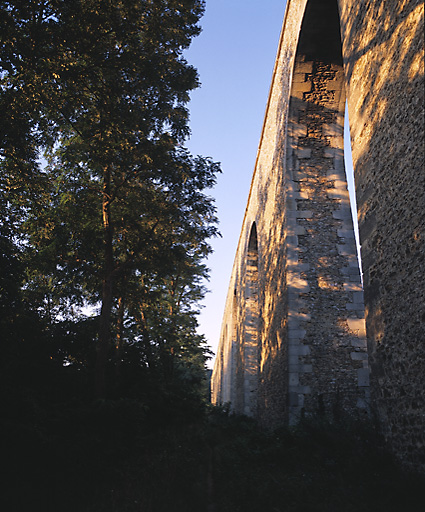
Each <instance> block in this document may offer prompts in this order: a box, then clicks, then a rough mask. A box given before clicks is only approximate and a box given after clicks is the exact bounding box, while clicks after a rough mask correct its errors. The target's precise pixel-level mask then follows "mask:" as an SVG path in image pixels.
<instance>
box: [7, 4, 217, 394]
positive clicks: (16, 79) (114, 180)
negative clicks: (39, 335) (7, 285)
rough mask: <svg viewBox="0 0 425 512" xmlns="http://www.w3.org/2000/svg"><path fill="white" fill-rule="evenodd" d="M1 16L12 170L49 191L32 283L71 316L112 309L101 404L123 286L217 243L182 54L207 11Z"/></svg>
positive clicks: (87, 7)
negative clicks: (191, 149)
mask: <svg viewBox="0 0 425 512" xmlns="http://www.w3.org/2000/svg"><path fill="white" fill-rule="evenodd" d="M0 9H1V10H0V13H1V15H2V17H3V20H4V26H5V31H4V35H3V37H2V39H1V44H0V65H1V80H2V82H1V96H0V106H2V107H3V108H6V107H7V109H8V111H9V112H10V117H9V119H8V122H7V123H6V126H5V127H4V129H3V133H2V134H1V135H2V141H1V142H2V148H3V149H2V153H1V158H2V161H1V165H2V167H3V169H4V170H5V172H6V173H7V174H8V176H10V180H9V181H10V182H11V183H12V182H13V183H15V184H14V185H13V187H14V190H17V189H18V188H19V180H21V181H22V183H23V184H22V189H23V190H30V191H33V192H32V193H33V196H34V194H35V191H36V192H37V195H36V197H37V200H36V201H33V200H32V198H30V199H26V201H27V202H28V204H26V208H27V209H26V219H27V220H26V224H25V226H26V229H27V236H28V240H29V244H30V248H31V250H32V256H33V260H34V261H38V266H36V270H35V274H34V275H33V276H32V279H31V282H32V283H37V282H40V279H41V278H48V282H50V283H53V284H54V286H51V290H50V291H51V292H52V293H54V290H53V288H54V289H55V290H56V292H57V291H58V290H60V292H59V293H58V295H59V300H58V302H57V303H58V304H62V307H64V306H65V307H68V306H69V303H70V302H73V301H74V302H75V301H77V297H78V296H79V295H84V294H85V297H86V298H91V300H92V301H97V300H100V302H101V313H100V326H99V333H98V342H97V360H96V371H95V388H96V391H95V392H96V395H97V396H99V397H101V396H104V394H105V375H106V373H105V372H106V365H107V360H108V357H109V354H110V351H111V347H112V345H113V343H112V332H113V326H112V320H113V312H114V308H115V307H116V305H117V302H118V301H119V300H121V302H120V304H121V308H123V307H124V306H123V302H122V300H123V296H122V294H121V296H120V294H119V290H118V288H119V287H118V286H117V283H122V282H125V281H126V279H128V278H129V277H131V276H133V277H134V275H137V276H142V275H144V274H149V273H151V272H152V269H154V268H155V265H156V268H157V267H158V264H164V265H165V263H164V262H167V261H168V262H169V263H171V262H176V261H178V260H179V258H180V259H182V260H184V259H185V254H186V252H185V251H188V250H189V251H190V250H192V251H193V250H196V251H198V253H199V252H200V253H203V255H206V254H207V253H208V251H209V247H208V244H207V242H206V239H207V238H208V237H209V236H212V235H214V234H215V233H216V229H215V227H214V223H215V217H214V207H213V204H212V202H211V200H210V199H209V198H208V197H207V196H205V195H204V193H203V190H204V189H205V188H209V187H211V186H212V185H213V184H214V179H215V174H216V172H217V171H218V166H217V164H214V163H213V162H212V161H211V160H209V159H204V158H200V157H198V158H196V159H194V158H193V157H191V156H190V155H189V154H188V152H187V151H186V150H185V149H184V148H183V147H182V144H183V142H184V140H185V138H186V137H187V136H188V134H189V128H188V111H187V108H186V104H187V102H188V100H189V92H190V91H191V90H192V89H194V88H195V87H197V86H198V85H199V83H198V77H197V73H196V70H195V69H194V68H193V67H191V66H190V65H188V63H187V62H186V60H185V59H184V57H183V51H184V50H185V49H186V48H187V47H188V46H189V44H190V42H191V40H192V38H193V37H194V36H196V35H197V34H198V33H199V31H200V28H199V26H198V21H199V18H200V17H201V15H202V13H203V10H204V2H203V1H202V0H138V1H134V0H121V1H116V0H114V1H112V0H80V1H78V0H72V1H71V0H33V1H29V2H28V1H25V2H24V1H13V2H0ZM42 152H44V155H45V158H46V159H47V162H48V165H47V166H46V167H45V168H44V169H43V170H41V171H40V169H39V167H40V165H39V163H38V161H37V158H38V156H39V155H40V154H41V153H42ZM28 177H32V178H33V177H35V178H37V180H36V181H35V182H34V183H36V182H41V183H42V185H41V186H38V188H37V187H33V186H32V185H30V184H29V182H28ZM16 183H18V184H16ZM43 184H44V186H43ZM10 188H11V187H10V186H9V189H10ZM15 196H16V197H14V200H16V201H17V200H18V199H19V200H23V199H22V197H21V196H20V195H19V194H15ZM34 197H35V196H34ZM24 203H25V199H24ZM38 286H39V284H38Z"/></svg>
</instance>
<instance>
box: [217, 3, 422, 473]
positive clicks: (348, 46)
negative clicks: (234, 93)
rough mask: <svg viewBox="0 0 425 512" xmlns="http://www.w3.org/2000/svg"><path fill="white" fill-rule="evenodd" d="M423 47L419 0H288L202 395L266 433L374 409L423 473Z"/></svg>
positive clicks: (397, 447)
mask: <svg viewBox="0 0 425 512" xmlns="http://www.w3.org/2000/svg"><path fill="white" fill-rule="evenodd" d="M282 4H283V2H282ZM423 45H424V43H423V2H422V1H421V0H288V1H287V6H286V13H285V18H284V22H283V29H282V34H281V38H280V43H279V49H278V54H277V59H276V64H275V69H274V73H273V79H272V84H271V89H270V95H269V100H268V105H267V109H266V114H265V120H264V125H263V131H262V135H261V140H260V144H259V149H258V154H257V161H256V164H255V170H254V175H253V179H252V185H251V190H250V194H249V198H248V204H247V208H246V212H245V217H244V221H243V226H242V232H241V236H240V239H239V245H238V249H237V253H236V257H235V263H234V267H233V271H232V276H231V281H230V286H229V292H228V296H227V301H226V306H225V312H224V318H223V324H222V331H221V339H220V344H219V349H218V354H217V357H216V363H215V367H214V371H213V375H212V401H213V402H214V403H226V402H230V407H231V410H233V411H234V412H236V413H242V414H246V415H250V416H253V417H255V418H256V419H257V420H258V421H259V423H260V424H262V425H263V426H265V427H267V428H273V427H274V426H277V425H281V424H288V423H289V424H294V423H296V422H297V421H298V420H299V418H300V417H301V415H303V414H307V415H308V414H311V413H313V412H315V411H322V412H324V413H326V414H328V415H331V416H332V415H335V414H336V413H338V412H341V411H345V412H347V413H349V414H354V415H357V416H358V415H365V414H368V411H370V410H371V411H373V412H374V413H375V414H376V416H377V418H378V420H379V423H380V425H381V428H382V431H383V433H384V435H385V437H386V439H387V441H388V443H389V444H390V446H391V447H392V449H393V450H394V452H395V453H396V454H398V456H399V457H401V458H402V459H404V460H406V461H407V462H408V463H410V464H412V465H413V466H415V467H422V468H425V446H424V443H425V441H424V430H425V327H424V326H425V171H424V167H423V158H424V152H423V149H424V117H423V106H424V83H423V78H424V68H423ZM346 102H347V104H348V112H349V119H350V124H351V125H350V134H351V143H352V150H353V165H354V174H355V185H356V198H357V205H358V212H357V213H358V221H359V229H360V243H361V255H362V266H363V287H364V295H363V287H362V284H361V276H360V272H359V266H358V261H357V255H356V247H355V240H354V231H353V224H352V219H351V212H350V205H349V197H348V191H347V185H346V177H345V170H344V158H343V147H344V146H343V128H344V107H345V104H346ZM369 377H370V381H369ZM369 384H370V385H369Z"/></svg>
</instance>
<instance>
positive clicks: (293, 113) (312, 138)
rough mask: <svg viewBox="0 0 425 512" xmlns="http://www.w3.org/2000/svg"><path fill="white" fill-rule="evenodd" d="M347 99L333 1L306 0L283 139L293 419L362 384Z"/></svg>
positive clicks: (328, 406)
mask: <svg viewBox="0 0 425 512" xmlns="http://www.w3.org/2000/svg"><path fill="white" fill-rule="evenodd" d="M345 99H346V98H345V76H344V67H343V59H342V44H341V34H340V20H339V12H338V3H337V0H320V1H319V0H309V1H308V3H307V6H306V10H305V14H304V18H303V21H302V25H301V31H300V37H299V41H298V47H297V53H296V57H295V65H294V71H293V80H292V88H291V98H290V105H289V116H288V137H287V144H288V145H287V161H286V164H287V165H286V168H287V178H286V179H287V180H288V189H287V190H288V197H289V199H290V201H288V204H290V208H293V210H294V214H292V215H291V216H288V220H287V232H288V235H289V236H288V254H289V255H290V258H288V260H289V263H288V268H287V271H288V276H289V277H288V308H289V312H290V314H289V320H288V339H289V343H288V361H289V372H288V382H289V388H288V390H289V396H288V404H289V418H290V421H297V418H298V417H299V415H300V414H301V411H302V409H305V410H313V409H314V408H315V407H316V406H317V401H318V399H319V397H321V400H322V401H323V405H324V407H325V410H327V411H331V410H332V403H333V402H334V400H335V399H336V396H337V395H338V393H339V390H341V389H345V390H346V392H347V395H348V394H349V393H354V389H352V390H350V391H349V392H348V388H349V387H350V386H356V385H357V383H358V382H360V380H359V379H358V372H357V368H356V366H355V364H353V362H352V360H351V346H352V340H354V338H355V337H356V336H360V334H359V333H360V331H362V332H363V331H364V327H363V326H364V320H363V316H364V311H363V304H362V301H361V300H360V294H359V291H360V290H361V284H360V275H359V267H358V263H357V256H356V244H355V236H354V229H353V221H352V216H351V208H350V199H349V193H348V189H347V179H346V173H345V166H344V112H345ZM355 294H357V295H355ZM300 305H301V306H300ZM300 307H301V308H302V314H300V312H301V311H300ZM361 322H363V324H362V325H360V324H361ZM355 331H357V334H356V333H355ZM356 342H357V341H356ZM358 344H359V346H360V341H358ZM353 346H354V345H353ZM341 365H343V366H344V368H346V372H347V373H346V374H344V375H343V374H342V373H341V372H340V371H339V370H338V369H339V368H340V367H341ZM349 373H350V376H349V377H348V374H349ZM351 383H353V384H351ZM359 385H360V384H359ZM347 407H349V406H348V405H347ZM350 407H351V406H350Z"/></svg>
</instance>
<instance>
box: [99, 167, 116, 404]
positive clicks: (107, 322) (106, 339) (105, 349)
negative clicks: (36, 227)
mask: <svg viewBox="0 0 425 512" xmlns="http://www.w3.org/2000/svg"><path fill="white" fill-rule="evenodd" d="M102 215H103V244H104V273H103V283H102V308H101V312H100V326H99V339H98V343H97V354H96V365H95V377H94V394H95V397H96V398H105V396H106V367H107V363H108V355H109V350H110V346H111V314H112V304H113V277H114V275H113V274H114V255H113V247H112V240H113V226H112V220H111V171H110V169H109V168H108V167H105V169H104V171H103V197H102Z"/></svg>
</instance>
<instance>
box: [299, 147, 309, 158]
mask: <svg viewBox="0 0 425 512" xmlns="http://www.w3.org/2000/svg"><path fill="white" fill-rule="evenodd" d="M296 155H297V157H298V158H311V149H310V148H298V149H297V150H296Z"/></svg>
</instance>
